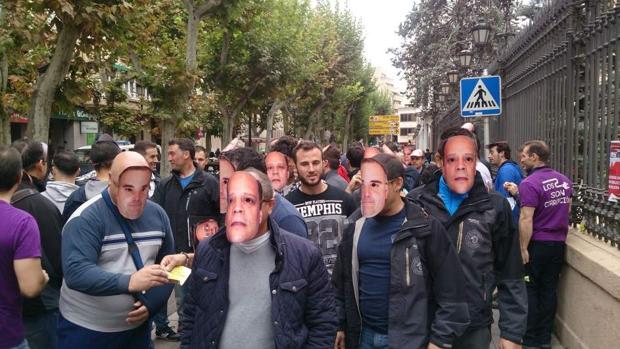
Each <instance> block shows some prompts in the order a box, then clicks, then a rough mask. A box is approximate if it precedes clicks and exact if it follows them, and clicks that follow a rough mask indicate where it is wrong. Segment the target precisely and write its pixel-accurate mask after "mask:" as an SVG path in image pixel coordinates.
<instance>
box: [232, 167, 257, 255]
mask: <svg viewBox="0 0 620 349" xmlns="http://www.w3.org/2000/svg"><path fill="white" fill-rule="evenodd" d="M227 197H228V208H227V211H226V237H227V238H228V241H230V242H231V243H239V242H246V241H250V240H252V239H254V238H255V237H256V235H258V229H259V226H260V223H261V220H262V212H261V197H260V189H259V185H258V181H257V180H256V179H255V178H254V177H252V175H250V174H248V173H245V172H236V173H235V174H233V176H232V177H231V178H230V181H229V182H228V196H227Z"/></svg>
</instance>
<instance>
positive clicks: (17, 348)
mask: <svg viewBox="0 0 620 349" xmlns="http://www.w3.org/2000/svg"><path fill="white" fill-rule="evenodd" d="M9 349H28V342H27V341H26V340H25V339H24V340H23V341H22V342H21V343H19V344H18V345H16V346H14V347H11V348H9Z"/></svg>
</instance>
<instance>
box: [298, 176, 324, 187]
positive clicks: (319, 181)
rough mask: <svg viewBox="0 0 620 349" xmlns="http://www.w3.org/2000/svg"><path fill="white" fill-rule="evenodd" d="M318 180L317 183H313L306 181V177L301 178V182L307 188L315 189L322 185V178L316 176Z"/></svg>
mask: <svg viewBox="0 0 620 349" xmlns="http://www.w3.org/2000/svg"><path fill="white" fill-rule="evenodd" d="M316 178H317V180H316V181H315V182H311V181H309V180H307V179H306V177H304V176H299V181H300V182H301V183H302V184H303V185H305V186H307V187H315V186H317V185H319V184H320V183H321V176H319V175H318V174H317V175H316Z"/></svg>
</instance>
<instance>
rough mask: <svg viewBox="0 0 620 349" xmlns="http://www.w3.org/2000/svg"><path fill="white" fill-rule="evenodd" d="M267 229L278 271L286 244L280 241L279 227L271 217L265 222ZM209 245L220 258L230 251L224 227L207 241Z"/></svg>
mask: <svg viewBox="0 0 620 349" xmlns="http://www.w3.org/2000/svg"><path fill="white" fill-rule="evenodd" d="M267 229H269V231H271V235H270V236H269V242H270V244H271V246H272V247H273V248H274V250H275V251H276V270H279V269H280V268H281V265H282V260H283V259H284V253H285V252H286V251H285V247H286V244H285V243H284V242H283V241H282V234H281V232H280V227H278V225H277V224H276V223H275V221H274V220H273V218H271V216H269V218H268V221H267ZM209 245H211V247H213V249H215V250H216V251H217V252H218V253H220V254H221V255H220V258H222V257H223V254H224V253H226V254H227V252H228V250H230V241H228V239H227V238H226V227H222V228H220V231H218V232H217V234H215V235H214V236H213V237H212V238H211V240H209Z"/></svg>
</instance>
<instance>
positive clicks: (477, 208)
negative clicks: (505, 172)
mask: <svg viewBox="0 0 620 349" xmlns="http://www.w3.org/2000/svg"><path fill="white" fill-rule="evenodd" d="M440 177H441V174H440V173H438V174H437V176H436V178H435V179H434V180H433V181H432V182H430V183H429V184H427V185H426V186H424V188H423V189H421V190H414V191H412V192H411V193H409V195H407V198H408V199H411V200H413V201H414V202H415V203H416V204H418V205H420V206H422V207H423V208H424V209H425V210H426V211H427V212H428V213H429V214H430V215H432V216H434V217H436V218H437V219H439V220H440V221H441V222H442V223H443V225H444V226H445V227H446V230H447V231H448V236H449V237H450V239H451V240H452V243H453V244H454V246H456V249H457V253H458V254H459V258H460V260H461V265H462V267H463V272H464V275H465V278H466V285H467V290H466V294H467V303H468V305H469V317H470V321H471V324H470V326H469V328H470V329H478V328H483V327H487V326H489V325H490V324H491V323H493V315H492V311H491V301H492V295H493V290H494V289H495V287H497V288H498V303H499V311H500V319H499V329H500V336H501V337H502V338H505V339H508V340H510V341H512V342H516V343H521V339H522V337H523V335H524V334H525V330H526V322H527V293H526V288H525V282H524V281H523V262H522V259H521V252H520V247H519V234H518V232H517V230H516V226H515V225H514V224H513V219H512V213H511V210H510V204H509V203H508V201H506V199H505V198H504V197H503V196H502V195H500V194H498V193H496V192H491V193H489V192H487V190H486V188H485V186H484V183H483V181H482V177H481V176H480V174H476V179H475V183H474V187H473V188H472V189H471V190H470V192H469V196H468V197H467V198H466V199H465V200H464V201H463V202H462V203H461V205H460V206H459V208H458V210H457V211H456V212H455V213H454V215H452V216H450V214H449V213H448V211H447V210H446V208H445V206H444V203H443V201H442V200H441V198H440V197H439V195H438V191H439V179H440Z"/></svg>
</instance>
